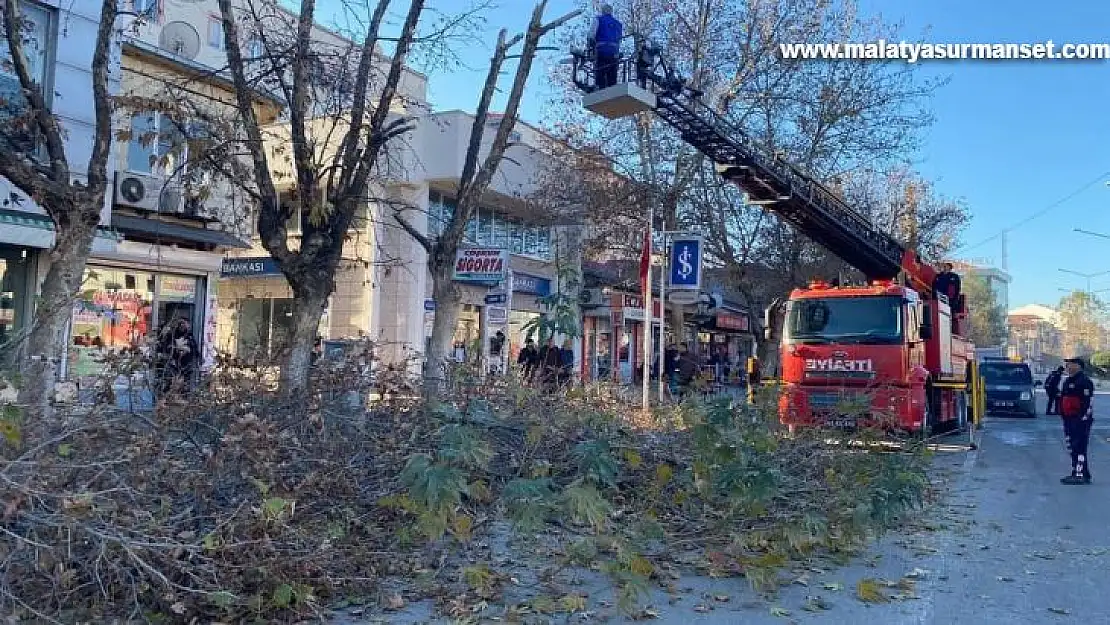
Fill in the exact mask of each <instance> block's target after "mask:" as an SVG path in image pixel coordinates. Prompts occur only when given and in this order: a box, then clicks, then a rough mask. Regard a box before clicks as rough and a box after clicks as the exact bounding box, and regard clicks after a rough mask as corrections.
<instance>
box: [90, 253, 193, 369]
mask: <svg viewBox="0 0 1110 625" xmlns="http://www.w3.org/2000/svg"><path fill="white" fill-rule="evenodd" d="M202 285H203V282H202V280H201V279H199V278H197V277H195V276H177V275H169V274H154V273H147V272H143V271H133V270H130V269H114V268H104V267H89V268H87V269H86V270H85V276H84V281H83V282H82V285H81V290H80V291H79V293H78V295H77V299H76V300H75V302H74V308H73V318H72V323H71V326H70V341H69V363H68V366H69V369H68V376H69V377H70V378H71V379H75V380H77V381H79V382H82V383H83V382H86V381H88V380H89V378H90V377H93V376H97V375H99V374H100V373H101V372H102V370H103V363H102V361H103V359H104V358H105V357H107V356H111V355H118V354H126V353H134V354H142V355H145V356H147V357H152V356H154V349H155V348H156V344H157V341H158V336H159V334H160V332H161V331H162V330H163V329H165V328H167V327H169V326H170V324H171V323H172V322H174V321H175V320H176V319H184V320H186V321H188V322H189V323H190V324H191V325H192V328H193V335H194V338H196V340H197V342H198V344H199V343H200V342H201V341H202V337H201V335H200V333H199V331H198V328H199V327H200V324H201V323H202V320H201V319H200V312H201V311H200V309H199V306H198V302H199V301H200V298H199V294H200V293H203V288H202Z"/></svg>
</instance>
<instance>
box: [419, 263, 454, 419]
mask: <svg viewBox="0 0 1110 625" xmlns="http://www.w3.org/2000/svg"><path fill="white" fill-rule="evenodd" d="M430 269H431V277H432V299H433V301H435V305H436V311H435V322H434V323H433V324H432V337H431V340H430V341H429V342H428V343H429V344H428V350H427V353H426V354H425V357H426V360H425V365H424V393H425V395H426V396H427V397H428V399H429V400H432V399H436V398H438V397H440V396H441V395H442V394H443V392H444V391H445V390H446V382H447V367H448V363H449V361H450V356H451V351H452V349H451V348H452V344H451V343H452V339H454V337H455V326H456V325H457V324H458V321H459V291H458V287H457V286H456V284H455V281H454V280H453V279H452V275H451V273H452V265H451V264H444V265H443V266H442V267H436V266H434V264H433V266H432V267H430Z"/></svg>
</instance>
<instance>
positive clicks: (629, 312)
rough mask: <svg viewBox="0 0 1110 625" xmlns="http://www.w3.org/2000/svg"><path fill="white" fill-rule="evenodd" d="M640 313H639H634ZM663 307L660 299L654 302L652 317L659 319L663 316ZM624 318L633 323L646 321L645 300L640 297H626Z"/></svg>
mask: <svg viewBox="0 0 1110 625" xmlns="http://www.w3.org/2000/svg"><path fill="white" fill-rule="evenodd" d="M634 311H638V312H634ZM662 311H663V307H662V305H661V304H660V303H659V300H658V299H653V300H652V306H651V316H652V317H654V318H655V319H658V318H659V317H660V316H662ZM624 316H625V318H626V319H629V320H632V321H643V320H644V298H643V297H641V296H639V295H625V296H624Z"/></svg>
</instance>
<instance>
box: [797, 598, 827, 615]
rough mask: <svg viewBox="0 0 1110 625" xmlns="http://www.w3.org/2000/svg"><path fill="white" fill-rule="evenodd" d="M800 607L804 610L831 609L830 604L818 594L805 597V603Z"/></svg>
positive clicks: (819, 610)
mask: <svg viewBox="0 0 1110 625" xmlns="http://www.w3.org/2000/svg"><path fill="white" fill-rule="evenodd" d="M802 609H803V610H805V611H806V612H823V611H825V610H831V609H832V604H831V603H829V602H828V601H826V600H825V598H824V597H822V596H820V595H811V596H809V597H806V600H805V603H804V604H802Z"/></svg>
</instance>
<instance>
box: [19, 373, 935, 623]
mask: <svg viewBox="0 0 1110 625" xmlns="http://www.w3.org/2000/svg"><path fill="white" fill-rule="evenodd" d="M231 364H234V363H228V364H227V366H224V367H221V368H220V369H219V371H218V373H217V374H216V375H215V376H213V377H212V378H211V379H210V380H207V387H206V390H205V392H198V393H195V394H194V395H192V396H191V397H190V398H189V400H188V402H183V403H180V404H172V403H171V404H170V405H169V406H168V407H166V408H160V409H158V410H155V411H141V410H136V411H128V410H123V409H121V408H119V405H120V402H119V397H116V396H115V394H114V393H109V392H102V393H100V394H99V397H100V401H99V402H98V403H96V404H95V405H82V406H74V407H71V408H70V409H69V410H67V411H61V412H60V413H59V417H58V418H57V419H55V420H52V421H49V422H24V421H21V420H20V419H19V418H18V409H14V408H12V407H10V406H9V407H7V408H5V412H4V423H5V430H4V435H5V436H4V442H3V443H2V444H3V454H2V461H0V498H2V503H3V505H2V512H0V531H3V532H4V533H5V534H6V535H7V540H6V541H5V543H4V546H3V547H0V550H2V554H3V564H2V567H3V577H2V579H3V583H2V585H0V608H2V609H3V610H4V612H5V613H9V614H15V615H19V616H23V617H30V618H38V619H47V618H50V619H55V620H59V621H62V622H72V621H75V620H90V619H91V620H106V619H110V618H116V617H122V618H133V619H134V618H139V619H145V620H149V621H152V622H158V621H177V620H181V619H186V620H187V619H189V618H194V617H196V618H200V619H206V618H207V619H217V620H223V621H228V620H234V619H260V620H263V621H268V620H272V619H283V618H296V617H303V616H308V615H313V614H318V613H321V612H323V611H325V610H326V609H327V608H328V607H329V606H334V605H335V604H336V603H337V602H340V601H346V602H370V601H379V602H382V600H381V599H375V597H381V596H383V595H382V593H385V592H386V582H387V581H388V580H397V579H402V580H409V584H408V587H407V589H406V590H405V591H404V593H405V596H404V597H401V596H400V595H397V594H392V593H391V594H389V595H388V596H389V599H388V600H386V601H384V602H383V603H384V605H385V607H389V606H394V607H396V606H397V605H403V604H404V601H405V600H406V599H408V600H411V599H415V598H417V597H418V596H425V597H432V598H435V599H436V600H437V601H438V605H439V607H440V610H441V611H442V612H443V613H445V614H448V615H455V616H462V615H463V614H464V613H465V612H466V611H467V610H468V609H471V608H472V607H473V606H474V605H478V604H483V605H488V603H490V602H496V601H499V600H500V599H501V598H502V597H503V589H504V586H505V584H506V582H507V581H508V574H507V573H506V572H505V571H501V570H499V569H498V564H497V563H496V562H494V561H492V560H491V559H490V558H489V557H488V550H486V551H483V549H482V547H481V544H482V543H488V542H489V541H492V540H500V539H502V538H504V536H502V535H501V534H504V530H503V529H502V528H505V527H511V528H512V530H511V531H512V532H514V533H516V534H517V536H518V537H527V538H528V539H529V540H532V541H533V542H535V543H537V544H538V543H543V544H545V545H548V546H550V548H551V550H552V551H553V552H554V553H555V554H557V556H558V557H557V558H556V560H557V567H556V568H559V569H569V568H573V567H582V568H588V569H593V570H596V571H599V572H602V573H604V574H606V575H608V577H609V578H610V579H611V580H612V582H613V585H614V590H615V593H616V599H617V602H618V605H619V606H620V607H621V608H622V609H624V610H626V611H629V612H633V611H635V610H636V609H637V608H636V605H637V601H638V600H639V599H640V598H641V597H643V596H644V595H645V593H647V592H649V591H650V590H651V588H652V585H653V584H660V585H663V586H666V585H667V584H669V583H671V580H672V579H673V575H674V571H676V570H678V569H679V568H685V569H690V568H693V569H696V570H698V571H700V572H702V573H706V574H709V575H714V576H743V577H745V578H746V579H747V580H748V582H749V583H750V584H751V586H752V587H753V588H754V589H755V590H757V591H759V592H767V593H769V592H773V591H774V590H775V589H776V588H777V587H778V586H779V585H780V584H781V583H782V582H781V579H780V577H781V574H782V572H784V571H785V570H786V569H788V567H789V566H790V565H791V563H792V562H794V561H797V560H800V559H806V558H809V557H811V556H813V555H815V554H819V553H828V554H833V555H842V556H844V555H850V554H852V553H853V552H854V550H855V549H856V548H858V547H859V546H860V545H861V544H862V543H863V542H864V541H865V540H867V539H868V538H869V537H871V536H872V535H873V534H874V533H875V532H878V531H881V530H883V529H884V528H888V527H890V526H891V525H892V524H894V523H896V522H897V521H898V520H899V517H900V516H901V515H903V514H905V513H906V512H907V511H909V510H912V509H913V508H914V507H915V506H918V505H919V504H921V503H922V501H923V497H924V496H925V493H926V488H927V485H928V484H927V480H926V477H925V472H924V466H925V465H924V462H925V457H924V455H923V454H921V453H918V452H916V451H914V450H908V451H905V452H903V453H897V454H890V453H886V454H877V453H859V452H845V451H843V450H839V451H838V450H836V449H835V448H830V447H829V446H828V445H826V444H825V441H824V439H825V438H826V437H828V436H830V435H831V434H830V433H827V432H819V433H818V432H813V433H811V434H800V435H795V436H793V437H791V436H786V435H785V433H784V432H783V431H782V429H781V428H780V427H779V426H778V423H777V419H776V417H775V410H774V409H773V407H774V405H775V402H776V399H775V398H774V397H772V396H771V394H770V393H768V396H767V397H765V398H763V400H762V402H761V403H760V404H759V405H756V406H748V405H733V404H732V403H731V402H730V401H728V400H723V401H717V402H713V403H702V402H698V401H691V402H689V403H686V404H683V405H681V406H676V407H668V408H660V409H658V410H657V412H656V414H655V415H653V416H652V417H651V418H645V417H644V416H643V415H642V414H639V413H638V412H636V411H635V410H634V409H631V408H629V407H628V406H627V404H626V403H624V402H623V401H622V400H621V399H620V398H619V397H618V395H617V393H615V392H614V391H613V389H607V388H604V387H589V388H578V389H572V390H571V391H568V392H566V393H565V394H564V395H560V396H558V397H554V396H551V395H544V394H541V393H538V392H536V391H534V390H533V389H530V388H527V387H525V386H523V385H521V384H520V383H519V382H518V381H517V380H516V379H515V378H513V377H507V378H498V379H495V380H486V381H479V380H478V379H477V378H476V376H473V375H468V374H465V372H460V373H456V374H454V375H452V379H453V380H456V382H458V381H460V380H461V381H465V382H466V385H465V386H459V387H457V388H455V389H454V390H453V391H452V392H451V393H449V394H447V395H445V396H442V397H441V401H440V402H439V403H436V404H435V405H431V406H428V405H425V404H424V403H423V402H422V401H421V400H420V399H419V398H417V397H415V396H414V393H413V391H412V388H413V387H412V386H410V380H408V378H406V375H405V373H404V372H403V371H401V370H390V371H384V372H377V373H376V374H375V375H374V376H373V379H372V381H368V377H367V376H366V375H365V371H364V370H363V369H362V368H360V367H354V368H344V366H342V365H340V366H330V365H329V366H321V367H318V369H319V370H318V371H317V372H316V373H315V374H314V377H313V388H312V392H311V393H309V394H308V395H307V399H306V398H303V397H302V398H297V399H296V401H294V400H291V399H289V398H287V397H284V396H282V395H281V394H279V393H277V392H276V390H275V388H274V386H275V384H274V376H273V375H272V373H269V372H268V369H267V368H266V367H245V366H231ZM240 364H241V363H240ZM114 366H116V367H119V368H124V367H129V368H128V369H127V370H135V367H134V366H133V363H123V362H120V363H116V364H115V365H114ZM111 379H114V378H113V377H112V374H111V373H109V374H106V378H105V380H106V381H109V380H111ZM106 388H108V389H110V388H112V385H111V384H107V386H106ZM368 395H372V396H373V397H375V398H378V397H381V399H376V400H375V401H373V402H369V403H367V402H366V401H365V399H366V397H367V396H368ZM359 397H361V399H359ZM356 399H357V401H355V400H356ZM367 406H369V408H367ZM9 413H10V414H9ZM448 571H455V572H457V574H455V575H449V574H447V572H448ZM549 573H550V572H549ZM548 577H550V575H548ZM865 591H867V592H862V593H861V594H864V595H867V596H868V597H871V596H872V595H871V593H870V592H869V590H868V589H865ZM534 602H535V603H536V604H537V605H534V606H532V605H529V606H524V607H522V606H520V605H516V606H507V607H506V610H507V612H506V614H508V611H513V610H517V611H520V610H524V609H525V608H527V609H528V610H532V611H533V612H536V611H538V612H541V613H558V612H572V611H580V610H581V609H583V608H582V607H581V606H582V605H584V603H583V602H584V599H583V598H582V597H580V596H579V595H577V594H575V593H574V592H572V591H570V590H568V589H565V588H555V589H553V590H551V591H550V592H547V593H546V594H541V595H538V596H537V597H536V598H535V601H534Z"/></svg>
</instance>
